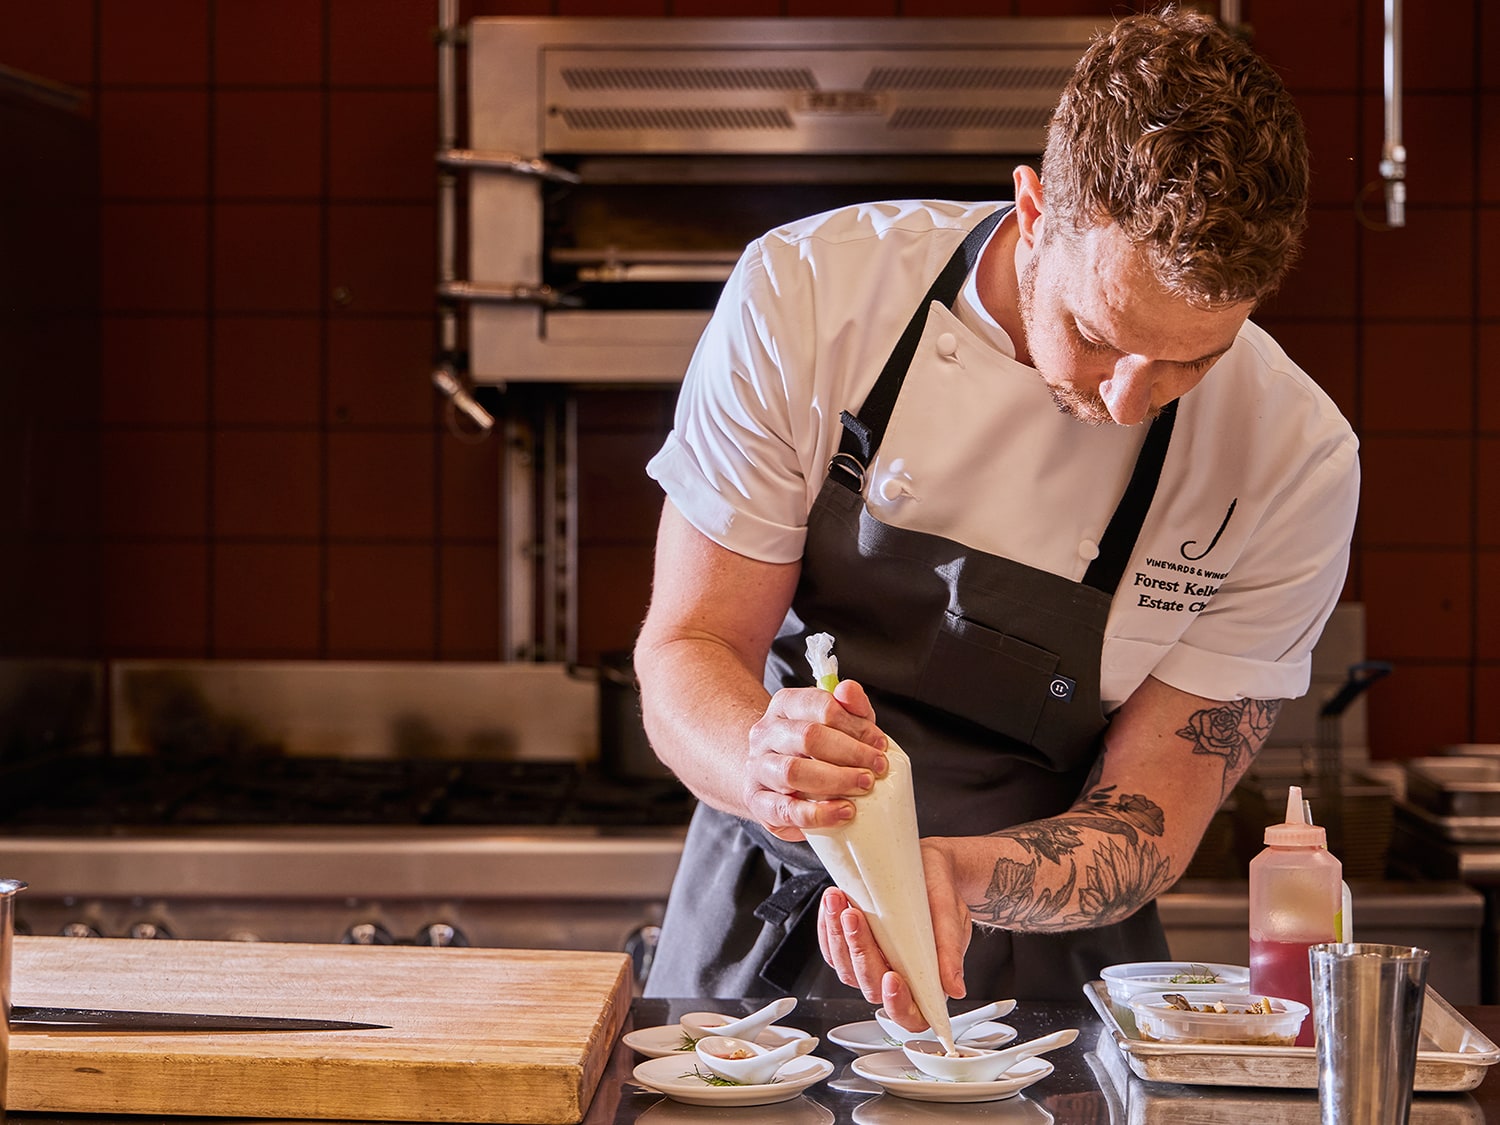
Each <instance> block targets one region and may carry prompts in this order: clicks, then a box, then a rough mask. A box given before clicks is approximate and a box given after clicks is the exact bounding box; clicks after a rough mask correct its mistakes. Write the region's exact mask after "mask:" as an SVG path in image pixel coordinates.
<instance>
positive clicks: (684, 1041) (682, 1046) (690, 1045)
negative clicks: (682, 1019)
mask: <svg viewBox="0 0 1500 1125" xmlns="http://www.w3.org/2000/svg"><path fill="white" fill-rule="evenodd" d="M699 1038H702V1036H699ZM677 1049H678V1050H679V1051H695V1050H697V1049H698V1040H697V1039H695V1038H693V1037H692V1036H691V1035H689V1034H688V1033H687V1032H685V1031H684V1032H683V1033H682V1038H681V1039H680V1040H679V1041H678V1043H677Z"/></svg>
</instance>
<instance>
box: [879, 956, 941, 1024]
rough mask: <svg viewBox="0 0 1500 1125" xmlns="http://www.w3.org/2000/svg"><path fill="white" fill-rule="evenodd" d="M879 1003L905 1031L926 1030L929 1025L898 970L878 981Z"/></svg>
mask: <svg viewBox="0 0 1500 1125" xmlns="http://www.w3.org/2000/svg"><path fill="white" fill-rule="evenodd" d="M880 1004H881V1006H882V1007H883V1008H885V1014H886V1015H888V1016H890V1017H891V1019H893V1020H895V1021H896V1022H897V1023H899V1024H900V1025H901V1026H902V1027H904V1028H906V1030H907V1031H926V1030H927V1028H928V1027H929V1026H930V1025H929V1024H928V1022H927V1019H926V1017H925V1016H923V1015H922V1013H921V1011H920V1010H919V1009H918V1008H917V1003H916V1000H915V999H913V997H912V994H911V989H910V988H909V987H908V986H907V984H906V981H905V979H903V978H902V976H901V974H900V973H898V972H894V971H892V972H888V973H886V974H885V976H884V977H882V978H881V981H880Z"/></svg>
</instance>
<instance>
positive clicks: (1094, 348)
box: [1078, 332, 1115, 352]
mask: <svg viewBox="0 0 1500 1125" xmlns="http://www.w3.org/2000/svg"><path fill="white" fill-rule="evenodd" d="M1078 341H1079V343H1081V344H1082V345H1083V348H1084V350H1085V351H1090V352H1112V351H1114V350H1115V349H1114V348H1112V347H1110V345H1108V344H1106V343H1105V342H1104V341H1103V340H1091V339H1090V338H1089V337H1087V336H1085V335H1084V334H1083V333H1082V332H1079V333H1078Z"/></svg>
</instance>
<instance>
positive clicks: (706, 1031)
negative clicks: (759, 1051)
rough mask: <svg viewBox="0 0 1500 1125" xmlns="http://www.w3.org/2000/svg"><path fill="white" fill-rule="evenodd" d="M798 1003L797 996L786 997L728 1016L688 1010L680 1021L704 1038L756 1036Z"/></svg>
mask: <svg viewBox="0 0 1500 1125" xmlns="http://www.w3.org/2000/svg"><path fill="white" fill-rule="evenodd" d="M796 1006H797V998H796V997H795V996H783V997H781V998H780V999H779V1000H772V1001H771V1002H770V1003H769V1004H767V1005H766V1006H765V1007H763V1008H761V1009H759V1010H758V1011H754V1012H751V1013H750V1014H749V1015H748V1016H726V1015H725V1014H724V1013H723V1012H689V1013H687V1015H685V1016H683V1017H682V1018H681V1019H680V1020H679V1021H678V1022H679V1023H680V1024H681V1025H682V1030H683V1031H685V1032H687V1033H688V1034H689V1035H690V1036H692V1037H693V1038H694V1039H701V1038H702V1037H703V1036H705V1035H731V1036H735V1037H736V1038H739V1039H754V1038H755V1037H756V1036H758V1035H759V1034H760V1033H761V1032H762V1031H764V1030H765V1029H766V1028H768V1027H770V1026H771V1025H772V1024H774V1023H775V1022H776V1021H777V1020H779V1019H782V1018H784V1017H785V1016H787V1015H789V1014H790V1013H791V1011H792V1009H793V1008H795V1007H796Z"/></svg>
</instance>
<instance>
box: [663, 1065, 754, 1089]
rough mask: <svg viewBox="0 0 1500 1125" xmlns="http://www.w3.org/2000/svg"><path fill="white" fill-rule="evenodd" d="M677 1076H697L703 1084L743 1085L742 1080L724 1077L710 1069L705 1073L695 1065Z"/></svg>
mask: <svg viewBox="0 0 1500 1125" xmlns="http://www.w3.org/2000/svg"><path fill="white" fill-rule="evenodd" d="M678 1077H680V1078H697V1079H701V1080H702V1082H703V1083H704V1085H707V1086H743V1085H744V1083H743V1082H736V1081H735V1080H734V1079H732V1078H725V1077H724V1076H723V1075H722V1074H715V1073H714V1072H713V1071H711V1070H710V1071H708V1072H707V1073H706V1074H705V1073H704V1072H703V1071H701V1070H699V1069H698V1068H697V1067H696V1066H695V1067H693V1069H692V1070H689V1071H686V1072H684V1073H683V1074H681V1075H679V1076H678Z"/></svg>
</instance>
